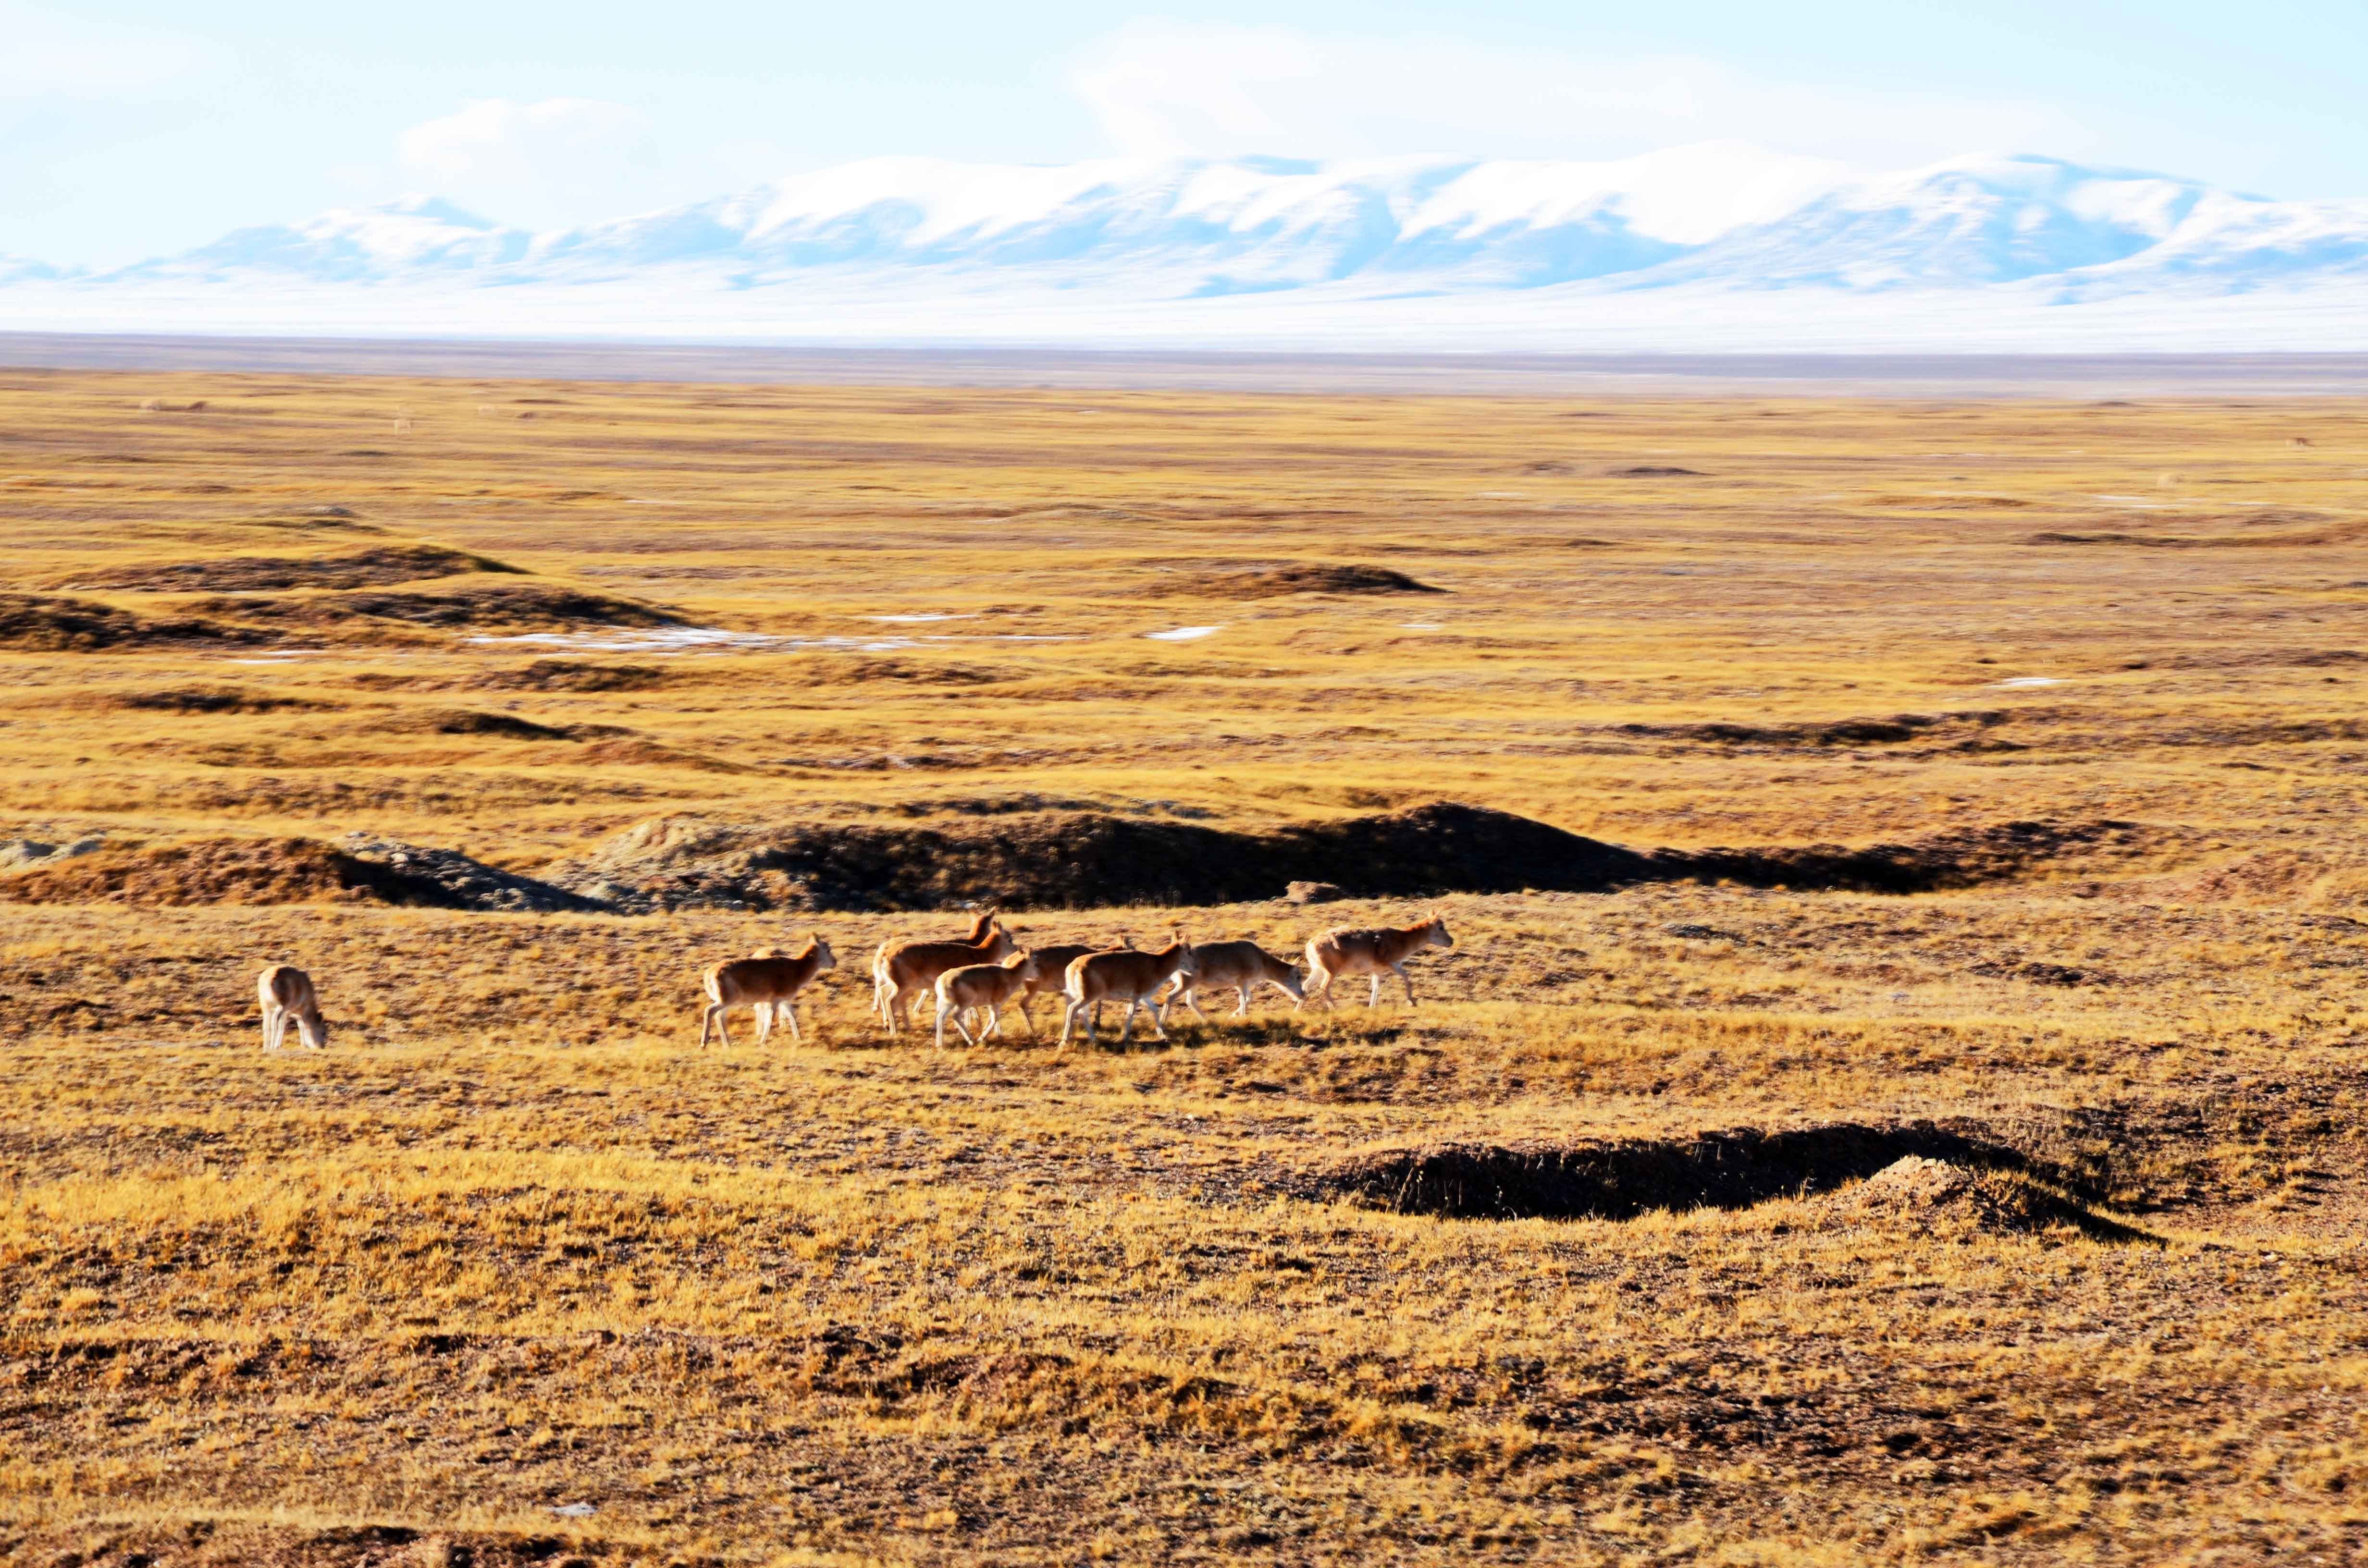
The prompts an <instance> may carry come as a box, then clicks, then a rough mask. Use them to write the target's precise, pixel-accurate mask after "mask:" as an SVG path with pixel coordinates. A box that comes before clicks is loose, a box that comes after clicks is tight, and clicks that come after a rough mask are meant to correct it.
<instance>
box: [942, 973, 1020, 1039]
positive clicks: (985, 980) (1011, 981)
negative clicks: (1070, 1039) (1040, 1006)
mask: <svg viewBox="0 0 2368 1568" xmlns="http://www.w3.org/2000/svg"><path fill="white" fill-rule="evenodd" d="M1040 973H1042V970H1041V969H1040V967H1039V960H1038V959H1037V956H1036V955H1035V954H1034V953H1014V954H1012V955H1011V956H1010V957H1009V958H1008V959H1006V960H1003V961H1002V962H1001V963H973V964H964V965H963V966H962V968H960V969H950V970H948V971H946V972H945V973H943V974H941V975H939V976H938V1049H939V1051H943V1050H944V1049H945V1048H946V1020H947V1019H948V1018H951V1019H953V1021H954V1028H957V1029H960V1030H962V1040H963V1042H964V1043H965V1044H969V1045H976V1044H977V1043H978V1042H979V1041H980V1040H985V1038H986V1037H987V1036H988V1035H993V1034H1001V1033H1002V1032H1003V1013H1002V1011H1001V1009H1002V1006H1003V1005H1004V1004H1005V1003H1006V1002H1008V1001H1010V1000H1011V999H1012V998H1013V997H1015V996H1017V995H1019V991H1020V987H1022V986H1024V985H1026V984H1027V983H1029V982H1030V981H1031V980H1033V979H1035V978H1036V977H1037V975H1038V974H1040ZM979 1007H984V1008H985V1009H986V1027H985V1028H984V1029H981V1030H980V1031H979V1033H978V1035H977V1037H976V1038H975V1039H973V1037H972V1035H971V1032H970V1029H969V1028H968V1026H966V1025H965V1024H963V1022H962V1015H963V1014H964V1013H967V1012H970V1011H971V1010H973V1008H979ZM1030 1027H1031V1028H1032V1027H1033V1026H1032V1025H1031V1026H1030Z"/></svg>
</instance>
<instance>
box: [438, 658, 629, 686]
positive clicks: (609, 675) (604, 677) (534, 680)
mask: <svg viewBox="0 0 2368 1568" xmlns="http://www.w3.org/2000/svg"><path fill="white" fill-rule="evenodd" d="M670 678H672V677H671V676H668V674H667V673H666V671H665V670H661V669H655V668H653V667H651V666H650V665H598V664H589V663H586V662H584V661H582V660H576V659H537V660H535V661H534V662H533V663H532V664H530V665H521V666H520V667H518V668H517V669H508V670H488V671H486V672H485V673H484V675H482V676H478V677H477V679H476V681H475V682H474V684H475V685H476V686H478V687H481V688H483V689H484V690H487V691H648V690H650V689H651V688H652V687H660V686H664V685H665V684H666V682H667V681H668V680H669V679H670Z"/></svg>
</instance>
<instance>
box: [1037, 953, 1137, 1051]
mask: <svg viewBox="0 0 2368 1568" xmlns="http://www.w3.org/2000/svg"><path fill="white" fill-rule="evenodd" d="M1119 945H1120V946H1121V947H1124V948H1130V949H1131V948H1133V946H1134V938H1133V937H1130V936H1126V935H1124V934H1123V933H1121V935H1120V937H1119ZM1028 950H1029V951H1030V952H1031V953H1034V954H1035V955H1036V976H1035V978H1034V979H1032V980H1030V981H1029V983H1027V984H1026V985H1024V986H1022V987H1020V991H1019V1016H1020V1017H1023V1018H1025V1019H1027V1020H1028V1037H1029V1038H1030V1040H1033V1039H1035V1038H1036V1014H1035V1010H1034V1008H1033V1007H1032V1006H1030V1004H1032V1003H1033V1002H1034V1001H1035V1000H1036V998H1037V997H1039V996H1042V995H1046V994H1050V995H1053V996H1058V997H1060V998H1061V1005H1062V1006H1067V1005H1068V994H1067V992H1066V990H1065V989H1064V987H1066V986H1067V985H1068V983H1069V966H1070V965H1071V964H1073V963H1075V962H1076V960H1079V959H1081V958H1084V957H1085V956H1086V955H1087V953H1099V952H1108V951H1110V949H1107V948H1097V947H1094V946H1091V945H1090V944H1088V943H1085V942H1064V943H1061V944H1059V945H1057V946H1054V947H1050V948H1030V949H1028ZM1101 1019H1102V1014H1101V1009H1100V1008H1099V1007H1096V1008H1095V1009H1094V1022H1095V1023H1096V1024H1097V1025H1099V1023H1100V1022H1101Z"/></svg>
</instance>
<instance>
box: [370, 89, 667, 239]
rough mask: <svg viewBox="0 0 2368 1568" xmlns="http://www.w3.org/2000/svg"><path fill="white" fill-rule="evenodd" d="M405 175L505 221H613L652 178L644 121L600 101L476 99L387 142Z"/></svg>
mask: <svg viewBox="0 0 2368 1568" xmlns="http://www.w3.org/2000/svg"><path fill="white" fill-rule="evenodd" d="M395 154H396V157H397V159H398V160H399V161H400V162H401V164H402V165H403V169H404V174H405V175H406V176H409V177H410V178H412V179H414V180H416V181H419V182H422V183H424V184H426V185H427V186H429V187H432V188H433V189H435V190H436V191H437V192H438V194H439V195H444V196H450V197H451V198H453V199H456V200H459V201H461V202H462V203H464V204H466V205H469V206H473V207H478V208H481V209H483V210H485V211H487V212H489V213H491V214H492V215H494V216H496V217H499V218H501V219H503V220H505V221H507V222H523V223H528V224H533V225H538V226H540V225H547V224H557V223H566V222H579V221H582V220H584V219H586V218H595V217H609V216H613V215H614V210H615V206H616V203H617V202H618V201H619V200H620V199H621V198H622V196H623V193H624V192H625V191H626V190H628V189H630V188H632V187H633V186H635V185H636V184H638V183H639V182H640V179H641V178H642V177H643V176H647V174H648V173H649V171H650V165H652V163H653V162H654V160H655V145H654V141H653V138H652V136H651V126H650V120H649V117H648V116H646V115H644V114H643V113H642V111H641V110H639V109H636V108H629V107H628V106H626V105H624V104H616V103H608V102H604V101H602V100H600V99H598V98H544V99H542V100H541V101H540V102H537V103H518V102H515V101H513V100H511V99H508V98H480V99H478V100H477V101H475V102H473V103H472V104H470V105H469V106H468V107H466V108H461V109H460V110H458V111H456V112H454V113H452V114H448V115H445V116H443V117H442V118H441V119H431V120H427V121H426V122H424V123H422V124H419V125H415V126H413V127H412V128H411V129H410V130H408V131H404V132H403V134H402V135H401V136H399V137H398V138H396V141H395Z"/></svg>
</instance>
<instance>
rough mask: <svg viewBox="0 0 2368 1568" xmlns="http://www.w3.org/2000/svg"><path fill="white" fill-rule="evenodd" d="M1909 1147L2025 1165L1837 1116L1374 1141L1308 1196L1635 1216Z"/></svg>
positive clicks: (1829, 1173) (1934, 1136)
mask: <svg viewBox="0 0 2368 1568" xmlns="http://www.w3.org/2000/svg"><path fill="white" fill-rule="evenodd" d="M1910 1154H1918V1155H1922V1156H1924V1157H1926V1158H1928V1159H1939V1160H1945V1161H1947V1162H1949V1163H1950V1164H1952V1165H1964V1166H1974V1167H1985V1166H1992V1165H1998V1166H2005V1167H2008V1168H2019V1167H2020V1166H2021V1165H2022V1164H2023V1161H2022V1158H2021V1155H2019V1154H2017V1153H2015V1152H2014V1151H2013V1150H2011V1149H2009V1148H2007V1147H2006V1146H2004V1145H2002V1144H1999V1143H1997V1142H1990V1141H1988V1140H1987V1139H1985V1138H1982V1137H1979V1136H1975V1135H1969V1133H1968V1131H1966V1130H1963V1129H1950V1128H1944V1127H1941V1126H1939V1125H1937V1124H1935V1123H1933V1122H1930V1121H1916V1122H1906V1123H1898V1124H1893V1125H1868V1124H1862V1123H1859V1122H1835V1123H1830V1124H1827V1125H1824V1126H1816V1127H1804V1128H1797V1129H1793V1130H1791V1131H1777V1132H1765V1131H1759V1129H1757V1128H1750V1127H1738V1128H1734V1129H1731V1130H1729V1131H1717V1132H1700V1133H1696V1134H1695V1135H1693V1136H1692V1137H1691V1138H1613V1139H1603V1140H1600V1141H1588V1142H1577V1143H1539V1142H1520V1143H1488V1144H1469V1143H1441V1144H1430V1145H1425V1146H1422V1147H1417V1148H1403V1149H1380V1150H1371V1151H1367V1152H1365V1153H1359V1154H1356V1155H1352V1156H1350V1157H1349V1158H1347V1159H1344V1160H1341V1161H1340V1162H1338V1164H1336V1165H1332V1166H1331V1167H1329V1168H1328V1169H1326V1170H1324V1171H1323V1172H1321V1173H1319V1174H1318V1175H1317V1176H1315V1177H1314V1178H1313V1182H1312V1190H1313V1195H1315V1196H1320V1197H1326V1198H1342V1199H1351V1200H1353V1201H1355V1202H1359V1203H1362V1204H1367V1205H1370V1206H1372V1207H1374V1208H1378V1209H1389V1210H1395V1211H1396V1212H1398V1213H1401V1214H1435V1215H1438V1216H1440V1217H1441V1218H1443V1219H1458V1220H1518V1219H1560V1220H1567V1219H1580V1218H1588V1219H1603V1220H1627V1219H1633V1218H1634V1217H1635V1216H1636V1215H1638V1214H1642V1213H1645V1212H1646V1211H1647V1210H1656V1209H1672V1210H1686V1209H1703V1208H1711V1209H1742V1208H1747V1207H1748V1206H1749V1205H1751V1204H1754V1203H1760V1202H1765V1201H1766V1200H1767V1199H1770V1198H1782V1197H1789V1196H1792V1195H1794V1194H1800V1193H1811V1192H1820V1191H1827V1190H1830V1189H1832V1188H1834V1187H1840V1186H1841V1185H1843V1184H1844V1183H1846V1182H1851V1181H1858V1180H1861V1179H1863V1178H1865V1177H1867V1176H1873V1175H1874V1174H1875V1173H1876V1172H1877V1171H1880V1170H1882V1169H1883V1168H1884V1167H1885V1166H1887V1165H1891V1164H1893V1163H1894V1162H1895V1161H1897V1160H1899V1159H1902V1158H1904V1157H1906V1156H1907V1155H1910Z"/></svg>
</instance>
